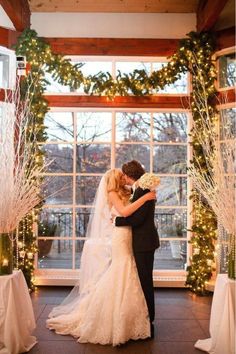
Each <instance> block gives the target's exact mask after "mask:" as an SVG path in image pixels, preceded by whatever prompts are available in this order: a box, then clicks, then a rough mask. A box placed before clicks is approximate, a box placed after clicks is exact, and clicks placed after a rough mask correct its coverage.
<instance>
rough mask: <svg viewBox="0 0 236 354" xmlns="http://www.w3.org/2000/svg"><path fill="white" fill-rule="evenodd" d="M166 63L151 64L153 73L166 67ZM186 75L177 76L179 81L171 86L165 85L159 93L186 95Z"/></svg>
mask: <svg viewBox="0 0 236 354" xmlns="http://www.w3.org/2000/svg"><path fill="white" fill-rule="evenodd" d="M166 65H167V63H153V71H158V70H160V69H162V68H163V67H164V66H166ZM187 84H188V75H187V73H181V74H179V79H178V80H176V81H175V82H174V83H173V84H170V85H166V86H165V87H164V89H163V90H159V91H158V92H159V93H187V91H188V85H187Z"/></svg>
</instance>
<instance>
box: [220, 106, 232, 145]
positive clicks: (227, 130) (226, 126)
mask: <svg viewBox="0 0 236 354" xmlns="http://www.w3.org/2000/svg"><path fill="white" fill-rule="evenodd" d="M230 136H233V137H236V109H235V108H228V109H223V110H222V111H221V112H220V139H221V140H224V139H227V137H230Z"/></svg>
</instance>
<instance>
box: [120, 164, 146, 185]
mask: <svg viewBox="0 0 236 354" xmlns="http://www.w3.org/2000/svg"><path fill="white" fill-rule="evenodd" d="M122 172H123V173H124V174H125V175H127V176H128V177H130V178H132V179H133V180H135V181H137V180H138V179H139V178H140V177H141V176H142V175H143V174H144V173H145V170H144V168H143V167H142V165H141V164H140V163H139V162H138V161H136V160H132V161H129V162H127V163H124V165H122Z"/></svg>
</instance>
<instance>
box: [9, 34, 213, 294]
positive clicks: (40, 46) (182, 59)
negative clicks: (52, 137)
mask: <svg viewBox="0 0 236 354" xmlns="http://www.w3.org/2000/svg"><path fill="white" fill-rule="evenodd" d="M213 52H214V38H213V36H212V34H210V33H207V32H204V33H196V32H191V33H189V34H188V37H187V38H184V39H182V40H180V44H179V48H178V50H177V52H176V53H175V54H174V55H172V56H171V57H170V58H169V59H170V61H169V62H168V64H167V65H166V66H165V67H163V68H162V69H161V70H159V71H154V72H153V73H152V74H151V75H148V74H147V73H146V72H145V70H134V72H133V73H129V74H121V73H120V72H119V73H118V75H117V76H116V78H115V79H114V78H112V76H111V75H110V74H109V73H103V72H99V73H98V74H97V75H89V76H84V75H83V73H82V71H81V70H80V68H81V66H82V64H76V65H72V64H71V62H70V60H68V59H65V58H63V56H62V55H58V54H54V53H53V52H52V51H51V48H50V45H49V44H47V43H46V42H45V41H44V40H43V39H41V38H39V37H38V36H37V33H36V32H35V31H34V30H30V29H26V30H25V31H24V32H23V33H22V35H21V36H20V37H19V39H18V43H17V46H16V54H17V55H23V56H26V60H27V63H29V65H30V73H29V75H28V76H26V78H25V80H24V82H23V85H25V87H30V85H29V81H30V80H34V82H35V83H36V90H34V91H32V96H33V105H32V113H33V114H34V116H35V122H36V127H35V129H36V130H37V134H38V137H40V140H41V141H42V139H45V133H44V129H45V127H44V116H45V114H46V112H47V111H48V103H47V101H46V100H45V98H44V96H43V94H44V92H45V90H46V84H47V81H46V80H45V76H44V75H45V72H48V73H50V74H52V76H53V78H54V79H55V80H57V81H58V82H59V83H60V84H63V85H68V86H69V87H70V88H71V89H74V90H75V89H78V88H79V87H80V86H81V85H83V87H84V92H85V93H87V94H90V95H95V94H96V95H106V96H108V97H109V98H113V97H114V96H116V95H119V96H127V95H130V94H133V95H135V96H144V95H152V94H155V93H156V92H158V91H159V90H160V89H163V88H164V87H165V85H168V84H171V83H174V82H175V81H176V80H177V79H179V78H180V74H181V73H186V72H187V71H190V73H192V74H193V76H192V85H193V93H192V94H191V110H192V114H193V119H194V120H195V121H196V122H197V120H198V118H199V116H198V111H197V105H196V99H197V98H196V96H195V94H194V90H196V89H198V87H197V81H196V80H195V79H194V75H195V74H196V70H201V73H203V75H204V79H205V86H206V87H207V92H208V99H209V109H210V111H211V113H212V115H213V114H214V111H215V108H214V105H213V104H212V103H211V99H212V97H213V96H214V94H215V88H214V80H215V78H216V74H215V68H214V65H213V63H212V59H211V57H212V54H213ZM196 62H197V68H196ZM193 148H194V149H195V150H196V151H197V156H198V159H199V160H202V167H204V157H203V153H202V151H201V147H200V146H199V145H197V143H196V142H195V141H194V137H193ZM38 154H39V156H40V152H39V151H38ZM36 155H37V154H36ZM36 160H37V162H36V163H40V157H38V155H37V158H36ZM192 163H194V161H193V162H192ZM196 210H197V209H196ZM202 210H204V209H202ZM195 214H196V218H195V222H194V225H193V228H192V231H193V232H194V236H193V238H192V240H191V241H190V242H191V243H192V244H193V247H195V248H196V247H197V249H199V250H200V251H199V256H198V257H195V256H193V257H192V260H191V262H192V263H191V266H190V267H188V277H187V283H186V284H187V286H189V287H190V289H191V290H192V291H194V292H196V293H198V294H205V293H206V281H207V280H209V279H210V276H211V271H212V267H211V266H209V260H212V259H213V258H214V254H213V252H214V246H213V241H214V239H215V230H216V225H215V217H214V215H213V213H212V212H211V211H209V210H208V212H207V213H203V214H202V212H201V227H199V226H198V223H199V220H198V216H197V213H195ZM209 220H211V234H209V233H208V225H209ZM207 236H209V237H207ZM29 242H30V241H29ZM206 247H207V250H208V251H207V254H206V253H205V252H204V249H205V248H206ZM193 252H194V249H193ZM206 257H207V259H205V258H206ZM199 259H200V260H202V262H201V261H199ZM207 260H208V262H207ZM202 274H204V276H202Z"/></svg>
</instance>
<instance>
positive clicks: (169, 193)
mask: <svg viewBox="0 0 236 354" xmlns="http://www.w3.org/2000/svg"><path fill="white" fill-rule="evenodd" d="M72 59H73V61H74V63H78V62H83V64H84V65H83V66H82V68H81V70H82V71H83V73H84V74H86V75H89V74H92V75H94V74H96V73H97V72H98V71H107V72H109V73H110V74H111V75H113V76H115V75H116V74H117V73H118V72H121V73H129V72H131V71H133V70H134V69H143V70H146V71H147V72H148V73H150V72H151V71H153V70H158V69H160V68H161V67H162V66H163V65H166V61H165V60H163V59H162V58H161V59H160V60H159V59H156V58H151V59H150V58H148V59H147V58H141V59H140V58H139V59H138V60H134V59H130V60H129V59H126V60H125V59H124V58H116V59H110V58H96V60H95V59H94V58H93V59H91V60H87V59H84V60H81V59H78V58H72ZM47 79H48V81H49V85H48V87H47V90H48V93H49V94H50V93H54V94H68V95H72V94H73V95H76V94H83V88H82V87H81V88H79V89H78V90H77V91H76V92H73V93H72V92H71V90H70V88H69V87H66V86H62V85H60V84H59V83H58V82H56V81H55V80H54V79H53V78H52V76H51V75H49V74H47ZM188 91H189V88H188V80H187V75H181V77H180V79H179V80H178V81H177V82H175V84H173V85H170V86H167V87H166V88H165V89H164V90H162V92H160V94H161V95H168V94H171V95H173V94H176V95H182V94H186V93H187V92H188ZM189 120H190V115H189V114H188V113H187V112H186V111H184V110H183V111H181V110H162V109H161V108H160V109H157V110H153V109H145V110H144V109H143V110H140V109H129V110H127V109H96V108H93V109H89V108H87V109H73V110H72V109H63V110H61V109H54V110H51V111H50V112H49V113H48V114H47V116H46V119H45V126H46V127H47V128H46V131H47V136H48V139H47V141H46V142H39V144H40V145H41V147H42V149H43V150H44V151H45V152H46V156H47V157H46V158H47V160H48V161H51V162H50V165H49V167H48V171H47V173H46V176H45V187H44V189H45V191H46V195H47V198H46V200H45V205H44V207H43V210H42V212H41V215H40V226H39V233H38V242H39V254H38V264H37V267H38V270H39V271H40V274H41V273H42V272H46V273H47V274H48V272H49V271H50V270H54V272H55V271H56V270H58V272H59V273H58V274H60V272H62V270H63V269H64V270H67V271H69V270H73V269H74V270H76V269H79V267H80V258H81V253H82V250H83V245H84V241H85V239H86V228H87V225H88V220H89V215H90V213H92V212H93V207H92V202H93V199H94V196H95V193H96V189H97V187H98V184H99V181H100V179H101V176H102V175H103V173H104V172H105V171H107V170H108V169H110V168H113V167H121V165H122V164H123V163H124V162H127V161H129V160H131V159H137V160H138V161H140V162H141V163H142V164H143V166H144V167H145V169H146V171H151V172H154V173H156V174H158V175H159V176H160V179H161V185H160V188H159V189H158V197H157V204H156V215H155V221H156V224H157V226H158V230H159V235H160V240H161V247H160V248H159V249H158V250H157V251H156V253H155V264H154V267H155V269H156V270H158V271H160V270H162V271H163V272H165V271H169V272H174V271H178V272H179V273H178V274H180V272H184V271H185V268H186V263H187V259H188V256H187V229H188V228H189V221H188V220H189V218H188V215H189V213H188V209H189V205H188V204H189V201H188V194H189V189H190V188H189V186H188V182H187V161H188V159H189V151H188V150H189V147H188V133H189ZM59 270H60V271H59Z"/></svg>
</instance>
